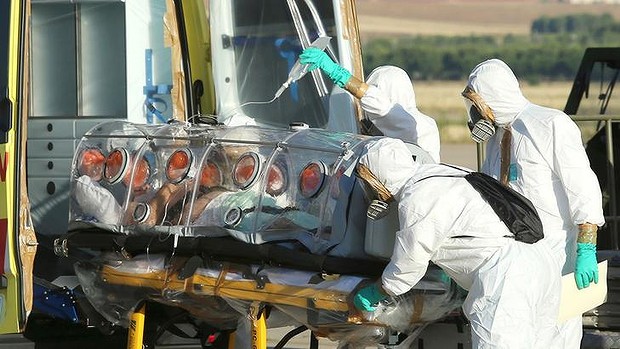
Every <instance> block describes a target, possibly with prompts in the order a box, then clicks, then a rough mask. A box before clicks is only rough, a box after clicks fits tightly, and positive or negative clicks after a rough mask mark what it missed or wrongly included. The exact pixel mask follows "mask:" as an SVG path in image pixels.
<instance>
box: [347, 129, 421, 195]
mask: <svg viewBox="0 0 620 349" xmlns="http://www.w3.org/2000/svg"><path fill="white" fill-rule="evenodd" d="M359 162H360V163H361V164H363V165H365V166H366V167H368V169H369V170H370V172H372V173H373V174H374V175H375V176H376V177H377V179H379V181H380V182H381V183H382V184H383V185H384V186H385V187H386V188H387V189H388V190H389V191H390V193H391V194H392V195H393V196H394V198H395V199H396V200H397V201H398V200H399V199H400V194H401V192H402V189H403V187H404V186H405V184H406V183H407V182H408V181H409V179H410V178H411V177H412V176H413V175H414V174H415V173H416V171H417V169H418V168H419V166H420V165H418V164H417V163H416V162H415V161H413V157H412V156H411V152H410V151H409V149H408V148H407V146H406V145H405V143H404V142H403V141H401V140H400V139H394V138H381V139H378V140H376V141H371V142H369V143H367V144H366V145H365V146H364V151H363V152H362V155H361V156H360V160H359Z"/></svg>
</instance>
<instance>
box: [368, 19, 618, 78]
mask: <svg viewBox="0 0 620 349" xmlns="http://www.w3.org/2000/svg"><path fill="white" fill-rule="evenodd" d="M616 46H620V22H616V21H615V20H614V19H613V18H612V17H611V16H610V15H609V14H604V15H600V16H597V15H591V14H581V15H568V16H561V17H553V18H551V17H540V18H538V19H536V20H535V21H533V23H532V26H531V31H530V34H529V35H510V34H509V35H505V36H490V35H485V36H461V37H452V36H450V37H448V36H408V37H396V38H387V37H381V38H375V39H372V40H369V41H367V42H364V43H363V57H364V69H365V72H366V74H368V73H369V72H370V71H371V70H372V69H374V68H375V67H377V66H380V65H385V64H391V65H396V66H399V67H401V68H403V69H405V70H406V71H407V72H408V73H409V74H410V75H411V77H412V78H413V79H414V80H463V79H466V78H467V74H469V72H470V71H471V69H472V68H473V67H474V66H475V65H476V64H478V63H480V62H482V61H483V60H485V59H489V58H499V59H502V60H504V61H505V62H506V63H508V65H510V67H511V68H512V69H513V70H514V72H515V74H516V75H517V76H518V77H519V78H521V79H525V80H528V81H530V82H532V83H536V82H538V81H541V80H572V79H573V78H574V76H575V74H576V72H577V69H578V67H579V62H580V61H581V58H582V56H583V53H584V51H585V49H586V48H587V47H616Z"/></svg>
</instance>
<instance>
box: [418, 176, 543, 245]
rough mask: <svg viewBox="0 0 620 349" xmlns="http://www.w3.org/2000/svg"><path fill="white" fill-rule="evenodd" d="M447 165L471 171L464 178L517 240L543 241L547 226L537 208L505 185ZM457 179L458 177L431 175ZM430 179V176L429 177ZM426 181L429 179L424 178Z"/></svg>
mask: <svg viewBox="0 0 620 349" xmlns="http://www.w3.org/2000/svg"><path fill="white" fill-rule="evenodd" d="M442 165H446V166H449V167H452V168H455V169H458V170H462V171H464V172H467V174H466V175H465V176H463V177H464V178H465V179H466V180H467V182H469V184H471V186H472V187H474V189H476V191H477V192H478V193H480V195H481V196H482V198H483V199H484V200H485V201H486V202H487V203H488V204H489V205H490V206H491V208H493V211H495V214H497V216H498V217H499V218H500V219H501V220H502V221H503V222H504V224H506V227H508V230H510V232H511V233H512V234H513V235H514V237H515V240H517V241H521V242H525V243H528V244H533V243H535V242H537V241H538V240H540V239H542V238H543V237H544V236H545V235H544V234H543V226H542V222H541V221H540V217H539V216H538V212H536V209H535V208H534V205H533V204H532V202H531V201H530V200H528V199H527V198H526V197H525V196H523V195H521V194H519V193H518V192H516V191H515V190H514V189H512V188H510V187H508V186H505V185H502V184H501V183H500V182H499V181H497V180H496V179H495V178H493V177H491V176H489V175H486V174H484V173H482V172H468V171H465V170H463V169H461V168H458V167H455V166H451V165H447V164H442ZM431 177H456V176H450V175H447V176H441V175H438V176H431ZM427 178H430V177H427ZM423 179H426V178H423Z"/></svg>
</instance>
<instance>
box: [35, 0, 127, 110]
mask: <svg viewBox="0 0 620 349" xmlns="http://www.w3.org/2000/svg"><path fill="white" fill-rule="evenodd" d="M31 18H32V48H31V50H32V51H31V57H32V71H31V73H32V84H31V86H32V90H31V96H32V98H31V101H32V107H31V114H32V116H44V117H76V116H77V117H81V116H86V117H125V115H126V113H127V111H126V106H127V101H126V99H127V97H126V87H125V86H126V74H125V71H126V68H125V66H126V60H125V4H124V2H122V1H118V0H117V1H110V0H107V1H106V0H99V1H88V2H83V1H80V2H75V1H69V0H67V1H53V2H52V1H42V0H33V2H32V16H31Z"/></svg>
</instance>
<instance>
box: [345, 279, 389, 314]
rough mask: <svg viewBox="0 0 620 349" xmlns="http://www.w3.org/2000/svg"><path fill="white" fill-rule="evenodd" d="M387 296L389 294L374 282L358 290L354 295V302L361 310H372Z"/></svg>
mask: <svg viewBox="0 0 620 349" xmlns="http://www.w3.org/2000/svg"><path fill="white" fill-rule="evenodd" d="M386 298H387V295H386V294H385V293H383V291H381V290H380V289H379V285H377V284H376V283H373V284H372V285H368V286H366V287H364V288H362V289H361V290H359V291H357V293H356V294H355V296H354V297H353V304H354V305H355V307H356V308H357V309H359V310H363V311H368V312H371V311H375V309H377V306H376V304H377V303H379V302H380V301H382V300H384V299H386Z"/></svg>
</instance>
